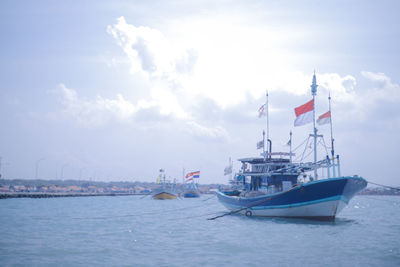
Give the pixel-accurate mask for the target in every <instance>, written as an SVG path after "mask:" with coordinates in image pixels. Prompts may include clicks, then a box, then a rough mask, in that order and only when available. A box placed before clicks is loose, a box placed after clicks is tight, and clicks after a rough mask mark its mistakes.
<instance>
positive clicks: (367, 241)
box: [0, 195, 400, 266]
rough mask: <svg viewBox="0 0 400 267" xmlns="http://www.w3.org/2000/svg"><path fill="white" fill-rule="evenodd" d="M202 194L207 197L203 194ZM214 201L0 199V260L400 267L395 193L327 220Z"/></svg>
mask: <svg viewBox="0 0 400 267" xmlns="http://www.w3.org/2000/svg"><path fill="white" fill-rule="evenodd" d="M210 197H211V198H210ZM224 211H225V209H224V208H223V206H222V205H221V204H219V203H218V201H217V199H216V197H212V196H210V195H204V196H202V197H201V198H200V199H182V200H152V199H151V197H145V198H141V197H140V196H124V197H76V198H48V199H28V198H26V199H3V200H0V214H1V217H0V265H1V266H10V265H18V266H97V265H100V266H245V265H247V266H400V198H399V197H388V196H384V197H382V196H357V197H355V198H354V199H353V200H352V201H351V202H350V204H349V205H348V206H347V207H346V208H345V209H344V210H343V211H342V213H341V214H340V215H339V217H338V218H337V220H336V221H335V222H334V223H329V222H328V223H326V222H312V221H306V220H295V219H256V218H247V217H244V216H239V215H231V216H225V217H222V218H219V219H217V220H213V221H210V220H207V218H210V217H213V216H215V215H218V214H222V213H223V212H224Z"/></svg>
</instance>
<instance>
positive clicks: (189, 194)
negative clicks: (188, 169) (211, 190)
mask: <svg viewBox="0 0 400 267" xmlns="http://www.w3.org/2000/svg"><path fill="white" fill-rule="evenodd" d="M183 197H184V198H195V197H200V192H199V189H198V188H197V186H196V184H195V183H190V184H188V186H187V188H186V190H185V191H184V192H183Z"/></svg>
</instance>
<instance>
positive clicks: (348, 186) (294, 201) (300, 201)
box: [217, 177, 367, 209]
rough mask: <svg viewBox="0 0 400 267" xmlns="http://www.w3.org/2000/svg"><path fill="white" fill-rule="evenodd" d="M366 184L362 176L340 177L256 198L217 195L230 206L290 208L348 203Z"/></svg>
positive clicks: (219, 193)
mask: <svg viewBox="0 0 400 267" xmlns="http://www.w3.org/2000/svg"><path fill="white" fill-rule="evenodd" d="M366 186H367V182H366V181H365V180H364V179H362V178H358V177H340V178H331V179H325V180H318V181H314V182H310V183H307V184H304V185H300V186H297V187H294V188H292V189H291V190H289V191H286V192H280V193H276V194H271V195H264V196H259V197H254V198H240V197H232V196H227V195H225V194H223V193H221V192H218V194H217V196H218V199H219V201H220V202H222V203H224V204H226V205H228V206H230V207H237V208H242V207H252V208H253V209H257V208H261V209H266V208H285V207H288V208H289V207H295V206H301V205H310V204H313V203H318V202H325V201H331V200H339V199H340V200H343V201H344V202H345V203H346V204H347V203H348V202H349V201H350V199H351V198H352V197H353V196H354V195H355V194H356V193H358V192H359V191H361V190H362V189H364V188H365V187H366Z"/></svg>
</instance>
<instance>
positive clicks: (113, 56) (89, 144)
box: [0, 0, 400, 185]
mask: <svg viewBox="0 0 400 267" xmlns="http://www.w3.org/2000/svg"><path fill="white" fill-rule="evenodd" d="M0 5H1V8H0V34H1V36H2V38H1V39H2V41H1V43H0V48H1V53H0V123H1V124H0V125H1V133H0V137H1V139H0V156H1V158H2V166H1V173H2V177H3V178H7V179H13V178H24V179H32V178H35V177H36V175H37V177H38V178H42V179H56V178H57V179H79V178H81V179H91V180H96V181H120V180H126V181H136V180H140V181H149V182H151V181H155V179H156V176H157V173H158V169H159V168H165V169H166V171H167V176H169V177H171V178H177V179H178V180H180V179H181V177H182V170H183V168H185V170H186V171H196V170H200V171H201V179H200V183H227V181H228V178H227V177H224V176H223V169H224V167H225V166H226V165H227V163H228V160H229V157H232V159H233V160H235V161H236V159H238V158H243V157H250V156H259V153H260V151H259V150H257V149H256V143H257V141H260V140H261V139H262V131H263V129H265V125H266V123H265V118H261V119H260V118H258V117H257V110H258V108H259V107H260V106H261V105H262V104H263V103H264V102H265V93H266V91H267V90H268V92H269V103H270V135H271V139H272V141H273V150H274V151H286V152H287V151H288V147H287V146H285V143H287V141H288V139H289V132H290V131H293V144H294V146H297V145H299V144H301V143H302V142H303V140H305V139H306V138H307V135H308V134H309V133H311V131H312V125H310V124H309V125H305V126H302V127H296V128H294V127H293V121H294V119H295V115H294V110H293V109H294V108H295V107H297V106H299V105H301V104H304V103H306V102H307V101H309V100H310V99H311V94H310V84H311V81H312V75H313V72H314V70H315V71H316V75H317V83H318V84H319V87H318V95H317V103H316V112H317V114H322V113H324V112H326V111H327V110H328V99H327V97H328V94H329V92H330V94H331V96H332V114H333V122H334V125H333V130H334V137H335V140H336V152H337V153H338V154H340V156H341V159H342V174H346V175H354V174H358V175H361V176H363V177H364V178H366V179H367V180H369V181H373V182H377V183H383V184H388V185H399V181H398V178H399V175H398V173H397V165H398V160H399V158H400V157H399V155H398V152H399V151H400V140H399V137H400V134H399V132H400V65H399V62H400V53H399V47H400V19H399V18H398V10H399V9H400V4H399V2H398V1H97V0H96V1H40V0H39V1H2V2H1V4H0ZM319 131H320V133H323V134H325V142H326V143H327V144H329V138H330V136H329V126H327V125H325V126H321V127H320V129H319ZM323 151H324V149H322V148H321V149H320V151H319V154H320V156H321V157H324V152H323ZM302 152H303V151H302V150H300V149H299V150H297V151H296V153H297V156H296V158H298V156H299V155H301V154H302ZM308 160H312V158H311V157H310V158H308ZM234 168H235V169H238V168H239V164H238V163H235V165H234ZM36 170H38V172H37V173H36Z"/></svg>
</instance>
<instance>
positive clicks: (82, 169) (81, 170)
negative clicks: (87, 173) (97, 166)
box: [79, 168, 85, 180]
mask: <svg viewBox="0 0 400 267" xmlns="http://www.w3.org/2000/svg"><path fill="white" fill-rule="evenodd" d="M84 170H85V168H81V169H80V170H79V180H82V172H83V171H84Z"/></svg>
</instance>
